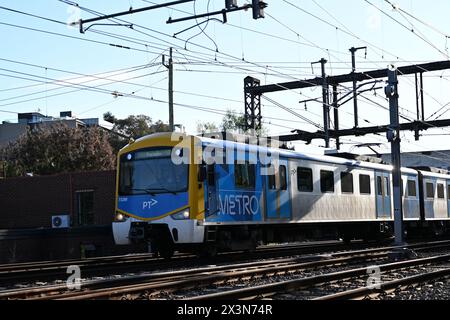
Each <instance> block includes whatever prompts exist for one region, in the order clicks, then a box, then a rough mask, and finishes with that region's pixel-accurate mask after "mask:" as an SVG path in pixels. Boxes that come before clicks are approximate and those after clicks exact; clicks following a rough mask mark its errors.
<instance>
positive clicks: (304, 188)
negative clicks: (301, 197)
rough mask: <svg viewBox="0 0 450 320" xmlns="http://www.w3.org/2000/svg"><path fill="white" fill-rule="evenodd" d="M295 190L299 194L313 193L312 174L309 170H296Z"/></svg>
mask: <svg viewBox="0 0 450 320" xmlns="http://www.w3.org/2000/svg"><path fill="white" fill-rule="evenodd" d="M297 188H298V191H300V192H313V173H312V170H311V169H309V168H297Z"/></svg>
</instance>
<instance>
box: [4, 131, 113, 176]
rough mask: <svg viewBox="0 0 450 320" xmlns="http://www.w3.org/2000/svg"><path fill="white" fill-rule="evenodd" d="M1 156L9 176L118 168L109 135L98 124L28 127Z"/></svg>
mask: <svg viewBox="0 0 450 320" xmlns="http://www.w3.org/2000/svg"><path fill="white" fill-rule="evenodd" d="M1 156H2V159H3V161H4V162H5V163H6V166H5V167H4V172H5V173H6V176H7V177H10V176H23V175H25V174H26V173H33V174H36V175H49V174H56V173H64V172H76V171H94V170H98V171H101V170H112V169H114V167H115V155H114V154H113V151H112V148H111V146H110V144H109V142H108V139H107V134H106V133H105V132H104V131H103V130H102V129H100V128H96V127H94V128H69V127H67V126H66V125H63V124H58V125H52V126H39V127H37V128H35V129H28V130H27V132H26V133H25V134H23V135H22V136H21V137H20V138H19V139H18V140H17V141H16V142H14V143H11V144H9V145H8V146H7V147H5V148H3V149H2V150H1Z"/></svg>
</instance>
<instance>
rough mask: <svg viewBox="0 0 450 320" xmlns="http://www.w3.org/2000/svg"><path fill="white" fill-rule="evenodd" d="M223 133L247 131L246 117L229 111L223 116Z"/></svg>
mask: <svg viewBox="0 0 450 320" xmlns="http://www.w3.org/2000/svg"><path fill="white" fill-rule="evenodd" d="M221 128H222V131H238V132H243V131H245V117H244V115H237V114H236V113H234V112H233V111H232V110H227V113H226V114H225V115H224V116H223V119H222V124H221Z"/></svg>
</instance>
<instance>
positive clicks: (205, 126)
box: [197, 122, 219, 133]
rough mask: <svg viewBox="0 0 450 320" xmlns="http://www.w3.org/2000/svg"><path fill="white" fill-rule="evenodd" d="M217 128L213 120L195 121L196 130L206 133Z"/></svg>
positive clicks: (215, 130) (217, 129)
mask: <svg viewBox="0 0 450 320" xmlns="http://www.w3.org/2000/svg"><path fill="white" fill-rule="evenodd" d="M217 131H219V128H218V127H217V125H216V124H215V123H214V122H197V132H198V133H207V132H217Z"/></svg>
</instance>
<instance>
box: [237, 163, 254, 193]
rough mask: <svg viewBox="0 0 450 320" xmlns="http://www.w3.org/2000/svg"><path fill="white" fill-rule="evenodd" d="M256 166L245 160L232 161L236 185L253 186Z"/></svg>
mask: <svg viewBox="0 0 450 320" xmlns="http://www.w3.org/2000/svg"><path fill="white" fill-rule="evenodd" d="M255 170H256V166H255V165H254V164H250V163H249V162H248V161H245V164H238V163H237V161H235V163H234V179H235V184H236V187H239V188H252V189H254V188H255V185H256V172H255Z"/></svg>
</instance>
